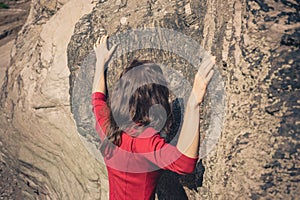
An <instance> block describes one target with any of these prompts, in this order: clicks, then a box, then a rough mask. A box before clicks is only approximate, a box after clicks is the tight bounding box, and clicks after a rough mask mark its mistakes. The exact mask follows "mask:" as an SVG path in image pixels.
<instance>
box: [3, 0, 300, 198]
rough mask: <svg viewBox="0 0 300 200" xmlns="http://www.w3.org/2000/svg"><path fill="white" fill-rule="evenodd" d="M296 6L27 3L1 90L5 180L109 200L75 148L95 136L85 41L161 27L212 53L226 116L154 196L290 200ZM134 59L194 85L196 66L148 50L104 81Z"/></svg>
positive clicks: (98, 174)
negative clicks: (186, 166)
mask: <svg viewBox="0 0 300 200" xmlns="http://www.w3.org/2000/svg"><path fill="white" fill-rule="evenodd" d="M299 9H300V6H299V1H293V0H290V1H286V0H276V1H270V0H243V1H238V0H226V1H221V0H212V1H196V0H195V1H194V0H189V1H188V0H184V1H179V0H178V1H177V0H171V1H163V0H151V1H146V0H140V1H123V0H108V1H99V2H98V3H97V4H93V5H92V4H90V2H89V3H87V1H83V0H82V1H75V0H69V1H51V2H50V1H37V2H35V3H33V4H32V8H31V13H30V16H29V18H28V20H27V23H26V25H25V26H24V27H23V29H22V31H21V32H20V33H19V36H18V39H17V41H16V45H15V47H14V49H13V51H12V56H13V57H12V60H11V62H12V65H11V66H10V67H9V69H8V70H7V73H6V79H5V82H4V85H3V86H2V88H3V89H2V92H1V99H0V100H1V112H2V113H3V114H1V120H0V127H1V129H0V133H1V134H0V138H1V143H0V144H1V153H3V155H5V156H2V157H1V162H2V163H5V164H6V165H7V166H10V167H11V169H12V170H13V172H15V174H14V176H12V177H11V178H10V179H11V182H12V183H15V182H18V183H19V185H20V188H21V190H22V195H23V196H24V197H25V198H28V199H34V198H41V199H42V198H45V199H47V198H48V199H51V198H52V199H99V198H101V199H106V198H107V196H106V195H107V190H108V186H107V177H106V175H105V173H106V172H105V169H104V166H103V164H101V163H100V162H97V161H95V160H94V158H93V157H92V156H91V154H88V153H87V151H86V150H85V148H84V146H83V145H82V141H83V142H84V144H85V146H86V147H88V149H90V148H89V147H91V144H97V142H98V140H97V137H96V134H95V132H94V131H93V121H91V118H92V115H91V112H90V110H88V109H90V107H89V106H90V105H89V104H90V99H89V98H90V90H91V81H92V76H93V66H92V65H93V63H94V61H95V60H94V57H93V55H92V54H90V53H91V51H92V44H93V42H95V40H96V39H97V37H98V36H101V35H103V34H105V33H108V34H109V35H117V33H120V32H124V31H128V30H131V29H135V28H143V27H162V28H169V29H174V30H176V31H180V32H182V33H183V34H186V35H187V36H189V37H191V38H193V39H194V40H195V41H197V42H198V43H199V44H201V45H202V46H203V47H204V48H205V49H206V50H207V51H209V52H210V53H211V54H212V55H215V56H216V57H217V64H218V70H219V71H220V73H221V75H222V77H223V80H224V82H225V88H226V118H225V121H224V126H223V130H222V135H221V137H220V139H219V143H218V145H217V146H216V148H215V149H214V151H213V152H212V153H210V154H209V155H208V156H207V157H206V158H205V159H203V160H202V161H201V162H199V164H198V166H197V170H196V172H195V173H194V174H192V175H189V176H179V175H176V174H173V173H170V172H166V173H165V174H164V175H163V177H162V179H161V180H160V183H159V186H158V188H157V198H158V199H297V198H298V196H300V193H299V191H300V190H299V189H300V188H299V187H300V185H299V181H300V180H299V179H300V169H299V167H300V161H299V160H300V159H299V147H300V146H299V145H300V143H299V133H300V130H299V129H300V128H299V121H300V120H299V116H300V113H299V96H300V94H299V68H300V67H299V63H300V62H299V60H300V57H299V55H300V54H299V53H300V52H299V41H300V38H299V36H300V33H299V30H300V28H299V27H300V24H299ZM161 42H166V41H164V40H163V39H162V40H161ZM167 42H168V41H167ZM170 42H174V41H170ZM175 42H176V41H175ZM178 44H180V41H178ZM132 45H133V44H130V43H129V44H128V48H130V47H131V46H132ZM89 56H90V59H88V60H86V62H85V61H84V60H85V58H87V57H89ZM133 57H142V58H152V59H153V60H154V61H158V62H160V63H163V64H165V65H166V66H168V67H172V68H173V69H175V70H177V71H179V72H180V73H181V74H182V75H184V76H185V77H186V78H187V80H188V81H189V82H191V81H192V78H193V76H194V73H195V71H194V70H191V69H193V67H192V66H190V63H188V62H187V61H186V60H184V59H182V58H179V57H178V56H177V55H174V54H172V53H170V52H167V51H159V50H149V49H145V50H140V51H135V52H132V53H128V54H126V55H123V56H121V57H120V58H118V59H117V60H114V61H113V62H112V63H111V64H110V65H109V68H108V69H109V70H108V77H110V78H109V86H112V85H113V83H114V81H115V80H116V77H117V74H118V73H119V72H120V71H121V70H122V67H124V65H126V64H127V63H128V61H129V60H130V59H132V58H133ZM80 70H87V71H86V73H83V72H82V71H80ZM83 75H84V76H85V77H84V76H83ZM172 77H175V75H174V76H173V75H172V76H170V78H171V79H172ZM174 83H176V79H174ZM177 84H178V83H177ZM83 105H84V106H83ZM87 105H89V106H87ZM203 107H204V108H209V105H208V104H206V103H205V104H204V105H203ZM71 111H72V112H71ZM178 112H180V111H178ZM207 115H208V114H207V113H206V111H205V112H204V114H203V116H202V117H204V118H205V116H207ZM74 119H75V121H76V123H75V122H74ZM204 121H205V120H204ZM76 125H77V126H76ZM77 132H79V137H78V134H77ZM79 138H81V139H82V141H80V140H79ZM93 151H94V153H96V154H97V150H96V149H93ZM6 169H7V168H6ZM13 172H12V173H13ZM18 191H19V190H18ZM18 194H19V193H18ZM37 196H38V197H37Z"/></svg>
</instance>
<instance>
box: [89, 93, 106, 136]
mask: <svg viewBox="0 0 300 200" xmlns="http://www.w3.org/2000/svg"><path fill="white" fill-rule="evenodd" d="M92 106H93V113H94V115H95V119H96V125H95V127H96V131H97V132H98V134H99V136H100V139H101V140H104V137H105V132H106V127H107V125H108V122H109V115H110V111H109V108H108V106H107V104H106V96H105V94H103V93H101V92H94V93H93V94H92Z"/></svg>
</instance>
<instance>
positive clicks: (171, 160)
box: [136, 134, 198, 174]
mask: <svg viewBox="0 0 300 200" xmlns="http://www.w3.org/2000/svg"><path fill="white" fill-rule="evenodd" d="M140 142H141V143H140V144H136V148H137V149H138V150H137V151H138V152H140V153H146V152H148V153H147V155H146V157H147V159H148V160H149V161H150V162H152V163H153V164H155V165H157V166H158V167H159V168H161V169H166V170H170V171H173V172H176V173H178V174H190V173H192V172H193V171H194V170H195V167H196V164H197V161H198V158H190V157H188V156H186V155H184V154H183V153H181V152H180V151H179V150H178V149H177V147H175V146H173V145H171V144H169V143H166V142H165V140H164V139H163V138H162V137H161V136H160V135H159V134H155V135H154V136H152V137H151V138H148V139H145V140H144V141H140ZM137 146H139V147H137Z"/></svg>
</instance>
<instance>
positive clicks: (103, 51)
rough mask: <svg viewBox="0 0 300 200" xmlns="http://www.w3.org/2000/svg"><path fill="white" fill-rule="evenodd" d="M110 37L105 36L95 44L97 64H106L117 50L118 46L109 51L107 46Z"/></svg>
mask: <svg viewBox="0 0 300 200" xmlns="http://www.w3.org/2000/svg"><path fill="white" fill-rule="evenodd" d="M107 38H108V35H103V36H102V37H101V38H100V37H99V38H98V39H97V42H96V43H95V44H94V51H95V54H96V58H97V62H100V63H102V64H105V63H106V62H107V61H109V59H110V58H111V56H112V54H113V52H114V51H115V50H116V48H117V45H116V44H115V45H113V46H112V48H111V49H110V50H109V49H108V46H107Z"/></svg>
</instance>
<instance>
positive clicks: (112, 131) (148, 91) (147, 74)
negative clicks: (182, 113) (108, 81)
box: [101, 59, 173, 156]
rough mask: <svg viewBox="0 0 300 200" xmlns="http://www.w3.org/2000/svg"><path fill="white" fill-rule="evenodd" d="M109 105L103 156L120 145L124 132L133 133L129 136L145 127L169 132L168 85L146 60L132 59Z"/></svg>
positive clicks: (170, 113)
mask: <svg viewBox="0 0 300 200" xmlns="http://www.w3.org/2000/svg"><path fill="white" fill-rule="evenodd" d="M108 105H109V108H110V111H111V112H110V118H109V123H108V126H107V131H106V139H105V141H104V142H103V143H102V146H101V152H102V154H103V155H105V156H111V153H112V150H113V148H114V147H115V145H116V146H120V145H121V143H122V140H121V136H122V134H124V132H125V134H126V130H129V129H130V130H136V131H135V132H134V133H133V134H131V136H132V137H138V135H139V134H140V133H141V132H142V131H143V130H145V129H146V128H148V127H152V128H154V129H156V130H157V129H160V130H157V131H160V132H163V133H164V134H168V133H169V132H170V129H171V125H172V120H173V117H172V112H171V106H170V103H169V89H168V87H167V82H166V80H165V78H164V76H163V72H162V70H161V68H160V66H159V65H157V64H154V63H153V62H151V61H149V60H136V59H135V60H133V61H132V62H131V63H130V64H129V66H127V67H126V68H125V69H124V70H123V72H122V73H121V75H120V78H119V80H118V82H117V84H116V86H115V87H114V89H113V91H112V95H111V96H109V97H108ZM157 105H159V106H157ZM161 108H163V109H161ZM127 134H130V133H128V132H127Z"/></svg>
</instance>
